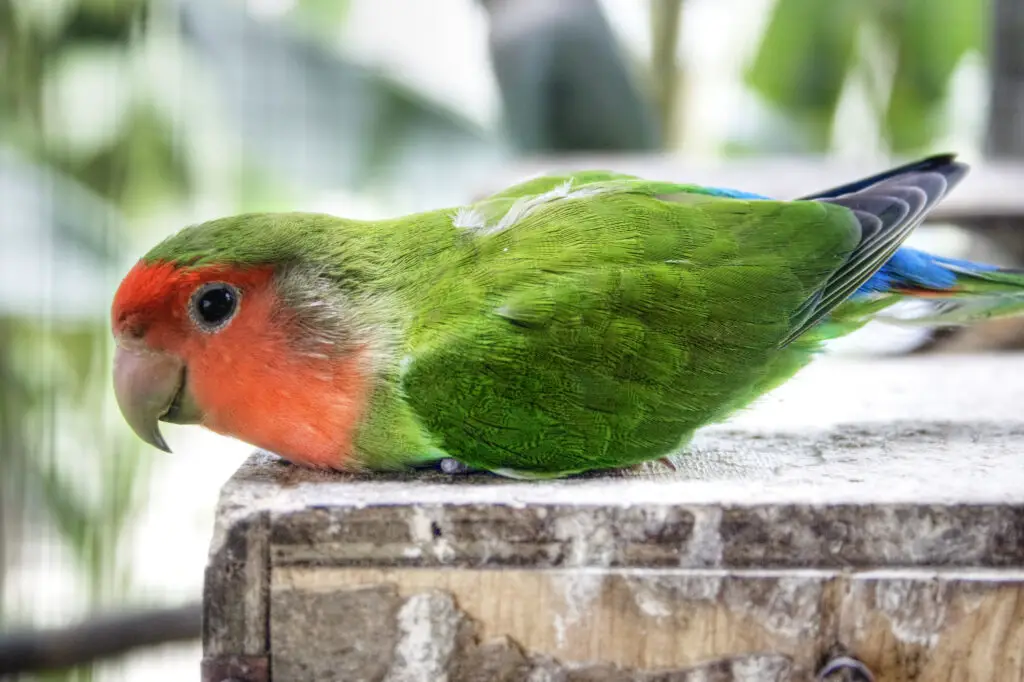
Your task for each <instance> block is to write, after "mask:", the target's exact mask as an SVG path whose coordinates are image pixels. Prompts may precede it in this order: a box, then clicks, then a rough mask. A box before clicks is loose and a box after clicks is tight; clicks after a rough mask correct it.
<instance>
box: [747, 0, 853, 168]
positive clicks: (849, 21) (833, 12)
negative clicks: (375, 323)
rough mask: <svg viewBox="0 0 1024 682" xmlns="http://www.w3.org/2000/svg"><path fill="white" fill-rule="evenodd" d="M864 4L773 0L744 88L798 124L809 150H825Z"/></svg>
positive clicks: (836, 0) (834, 0)
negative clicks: (801, 128)
mask: <svg viewBox="0 0 1024 682" xmlns="http://www.w3.org/2000/svg"><path fill="white" fill-rule="evenodd" d="M865 17H866V11H865V0H828V1H827V2H822V0H778V2H777V4H776V5H775V9H774V11H773V14H772V17H771V20H770V21H769V24H768V28H767V29H766V31H765V34H764V36H763V38H762V40H761V45H760V48H759V49H758V52H757V56H756V57H755V58H754V61H753V63H752V64H751V66H750V67H749V69H748V71H747V83H748V84H749V85H750V86H751V87H752V88H753V89H754V90H755V91H756V92H758V93H759V94H760V95H761V96H762V97H764V98H765V99H766V100H768V101H769V102H770V103H771V104H773V105H775V106H776V107H779V108H780V109H783V110H785V111H787V112H788V113H790V114H791V115H793V116H795V117H797V118H799V119H800V123H801V125H803V126H806V131H807V136H808V145H809V147H810V148H811V150H814V151H824V150H825V149H827V148H828V145H829V140H830V138H831V131H832V121H833V118H834V117H835V111H836V107H837V105H838V103H839V97H840V95H841V94H842V90H843V86H844V85H845V82H846V76H847V74H848V73H849V71H850V69H851V67H852V66H853V64H854V63H855V59H856V49H855V48H856V39H857V33H858V30H859V29H860V26H861V22H862V21H863V20H864V18H865Z"/></svg>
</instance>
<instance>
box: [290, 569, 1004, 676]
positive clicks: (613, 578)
mask: <svg viewBox="0 0 1024 682" xmlns="http://www.w3.org/2000/svg"><path fill="white" fill-rule="evenodd" d="M1022 578H1024V576H1022V575H1020V574H1019V573H998V572H992V573H989V574H978V573H974V574H963V573H959V572H952V573H945V574H943V573H935V572H922V571H886V572H884V573H872V574H844V573H840V572H832V571H812V570H804V571H721V570H680V569H658V570H633V569H622V570H615V569H611V570H597V571H588V572H580V571H574V570H543V571H537V570H529V569H512V570H491V569H489V570H465V569H460V570H444V569H349V568H313V567H301V568H288V569H280V570H277V571H275V572H274V579H273V584H272V589H271V595H272V596H271V609H272V616H271V623H272V633H271V640H272V642H273V643H274V648H275V659H274V660H275V670H276V671H277V672H278V674H281V675H284V676H285V678H286V679H310V680H321V679H322V680H328V679H335V678H332V677H331V675H332V674H334V675H342V674H343V679H346V680H371V679H381V677H382V676H385V675H388V674H389V671H390V674H392V675H395V674H398V673H394V672H393V671H394V670H395V667H394V666H395V660H394V658H393V656H392V652H393V651H400V650H402V649H403V641H404V640H409V639H410V638H415V637H417V636H418V637H420V638H421V643H422V647H421V648H420V649H419V654H418V655H417V656H416V658H415V659H414V661H413V660H406V661H404V663H403V662H399V666H398V669H399V670H403V671H405V670H408V668H405V667H403V666H410V665H412V664H413V663H414V662H415V664H416V665H417V666H423V667H422V668H420V670H426V669H430V670H431V671H433V672H432V673H431V674H432V675H434V676H435V677H430V678H426V677H425V678H423V679H440V677H438V676H439V675H441V674H451V676H450V677H449V679H450V680H452V681H453V682H455V681H457V680H460V679H462V677H460V675H459V674H458V672H457V671H459V670H460V669H462V668H465V667H466V661H467V660H469V659H473V657H474V655H477V654H478V653H479V652H478V651H477V650H478V649H479V648H480V647H481V646H482V645H484V643H493V642H503V643H504V646H503V647H499V648H494V649H493V650H492V654H491V655H492V656H494V655H498V657H499V658H502V659H507V658H508V657H509V655H510V654H509V650H511V651H513V652H514V654H512V656H513V657H514V658H515V660H516V661H517V665H516V666H515V670H516V671H517V675H518V676H513V677H510V679H523V680H527V679H530V677H529V676H530V675H531V674H533V675H537V674H538V673H537V672H536V671H538V670H546V671H549V672H550V671H553V670H554V671H559V670H561V671H564V670H569V669H571V668H573V667H579V666H581V665H582V667H583V669H584V670H587V671H588V672H587V673H586V676H584V677H577V678H573V679H581V680H582V679H607V678H606V677H602V675H611V674H614V675H621V676H622V679H631V680H632V679H646V676H648V675H650V676H654V675H673V677H672V678H671V679H673V680H676V679H679V680H689V679H693V680H698V679H705V678H703V677H701V676H702V675H705V674H706V673H707V671H708V670H709V669H719V671H720V672H719V675H720V676H719V677H715V678H714V679H716V680H717V679H721V680H726V681H728V680H734V679H735V680H759V681H760V680H803V679H809V678H810V677H812V676H813V674H814V672H815V671H816V670H818V669H819V667H820V666H821V664H822V661H821V652H822V651H825V650H827V649H828V648H829V646H830V645H831V644H832V643H833V642H836V641H842V642H844V644H846V645H847V646H848V647H849V648H851V649H852V650H854V651H856V652H857V655H858V658H860V659H861V660H862V661H864V663H865V664H866V665H867V666H868V668H869V669H870V670H871V671H872V672H873V673H874V674H875V678H876V680H878V681H879V682H883V681H890V680H891V681H894V682H895V681H896V680H927V681H928V682H954V681H955V682H960V681H970V680H993V681H997V682H1002V681H1004V680H1005V681H1006V682H1020V681H1021V680H1024V665H1022V663H1021V656H1022V654H1024V580H1022ZM380 614H384V616H385V617H380ZM309 632H337V633H340V635H339V636H335V637H331V638H324V639H322V640H321V641H320V642H318V643H317V644H316V645H314V646H310V645H309V644H308V636H305V637H304V636H303V635H302V634H300V633H309ZM408 646H409V645H406V648H408ZM595 661H599V663H594V662H595ZM566 662H570V663H566ZM491 663H492V664H493V663H494V661H493V660H491ZM722 670H725V671H727V672H721V671H722ZM403 674H404V673H403ZM410 674H414V673H410ZM411 679H420V678H419V677H415V676H413V677H412V678H411ZM615 679H619V678H618V677H616V678H615ZM658 679H664V678H658Z"/></svg>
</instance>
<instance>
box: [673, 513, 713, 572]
mask: <svg viewBox="0 0 1024 682" xmlns="http://www.w3.org/2000/svg"><path fill="white" fill-rule="evenodd" d="M687 511H689V512H690V513H691V514H692V515H693V532H692V533H691V534H690V537H689V538H688V539H687V541H686V546H685V547H684V548H683V552H682V554H681V556H680V559H679V564H680V566H683V567H685V568H698V567H711V566H719V565H721V562H722V532H721V526H722V509H721V507H692V508H689V509H687Z"/></svg>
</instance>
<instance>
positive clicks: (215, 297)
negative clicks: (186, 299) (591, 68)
mask: <svg viewBox="0 0 1024 682" xmlns="http://www.w3.org/2000/svg"><path fill="white" fill-rule="evenodd" d="M239 298H240V297H239V294H238V289H236V288H235V287H233V286H231V285H230V284H225V283H224V282H211V283H210V284H204V285H203V286H201V287H199V288H198V289H197V290H196V293H194V294H192V302H191V304H190V306H189V315H190V316H191V317H192V320H193V321H194V322H195V323H196V325H198V326H199V328H200V329H202V330H203V331H207V332H215V331H218V330H220V329H221V328H223V327H224V326H225V325H227V323H228V322H230V321H231V318H232V317H233V316H234V314H235V312H236V311H237V310H238V299H239Z"/></svg>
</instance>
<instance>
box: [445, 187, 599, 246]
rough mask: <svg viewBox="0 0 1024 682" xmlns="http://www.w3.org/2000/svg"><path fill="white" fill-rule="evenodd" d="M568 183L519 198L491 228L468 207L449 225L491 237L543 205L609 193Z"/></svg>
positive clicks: (479, 214) (462, 209) (480, 213)
mask: <svg viewBox="0 0 1024 682" xmlns="http://www.w3.org/2000/svg"><path fill="white" fill-rule="evenodd" d="M572 182H573V178H569V179H568V180H566V181H565V182H563V183H562V184H560V185H558V186H557V187H554V188H552V189H550V190H548V191H547V192H544V193H542V194H533V195H530V196H525V197H519V198H518V199H516V200H515V201H513V202H512V205H511V206H509V208H508V210H507V211H506V212H505V214H504V215H503V216H501V218H499V219H498V221H497V222H496V223H494V224H492V225H489V224H488V223H487V218H486V216H485V215H484V213H483V211H481V210H480V209H478V208H475V207H472V206H464V207H462V208H460V209H459V210H458V211H457V212H456V213H455V217H454V218H453V219H452V224H453V225H454V226H455V227H461V228H465V229H470V230H474V231H476V232H478V233H480V234H485V235H487V234H495V233H497V232H502V231H504V230H507V229H508V228H510V227H512V226H513V225H515V224H516V223H518V222H520V221H522V220H523V219H525V218H526V217H527V216H529V215H530V214H531V213H533V212H534V211H536V210H537V209H538V208H540V207H541V206H544V205H545V204H550V203H552V202H555V201H565V200H566V199H582V198H583V197H590V196H594V195H597V194H604V193H607V192H610V191H611V190H612V189H613V188H612V187H609V186H608V185H596V186H591V187H581V188H579V189H577V190H573V189H572Z"/></svg>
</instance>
